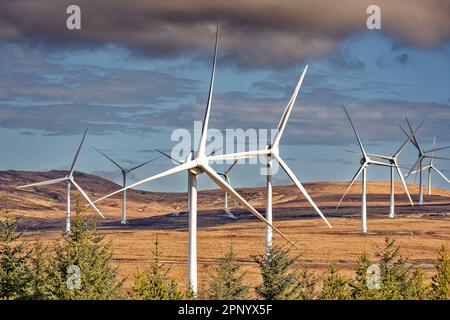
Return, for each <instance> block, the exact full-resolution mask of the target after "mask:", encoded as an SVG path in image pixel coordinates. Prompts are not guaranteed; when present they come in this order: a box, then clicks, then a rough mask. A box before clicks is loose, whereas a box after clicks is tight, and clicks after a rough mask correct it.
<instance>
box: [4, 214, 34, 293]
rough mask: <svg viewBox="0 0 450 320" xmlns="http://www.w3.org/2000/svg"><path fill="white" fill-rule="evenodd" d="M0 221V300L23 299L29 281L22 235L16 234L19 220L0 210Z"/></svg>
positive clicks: (26, 250) (25, 247)
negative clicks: (0, 213) (0, 214)
mask: <svg viewBox="0 0 450 320" xmlns="http://www.w3.org/2000/svg"><path fill="white" fill-rule="evenodd" d="M1 211H2V219H1V220H0V299H24V298H26V297H27V285H28V282H29V280H30V275H29V264H28V255H29V250H28V248H27V246H26V244H25V243H24V242H21V241H19V238H20V237H21V236H22V233H20V232H17V227H18V224H19V221H20V219H19V218H17V217H13V216H11V215H10V212H9V210H8V209H2V210H1Z"/></svg>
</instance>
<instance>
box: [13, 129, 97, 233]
mask: <svg viewBox="0 0 450 320" xmlns="http://www.w3.org/2000/svg"><path fill="white" fill-rule="evenodd" d="M87 131H88V130H87V129H86V130H85V131H84V134H83V138H82V139H81V143H80V145H79V147H78V149H77V152H76V153H75V157H74V159H73V161H72V165H71V166H70V169H69V171H68V172H67V174H66V175H65V176H64V177H63V178H59V179H52V180H47V181H42V182H36V183H31V184H27V185H24V186H19V187H17V188H19V189H23V188H30V187H38V186H45V185H51V184H56V183H60V182H66V183H67V211H66V230H65V231H66V233H67V234H68V233H70V186H71V184H73V185H74V186H75V187H76V188H77V189H78V191H79V192H80V193H81V195H82V196H83V197H84V198H85V199H86V201H87V202H88V203H89V204H90V205H91V206H92V207H93V208H94V209H95V211H97V213H98V214H99V215H100V216H101V217H102V218H103V219H105V217H104V216H103V214H102V213H101V212H100V210H98V209H97V207H96V206H95V205H94V203H93V202H92V201H91V199H90V198H89V196H88V195H87V194H86V192H84V190H83V189H82V188H81V187H80V186H79V185H78V184H77V183H76V182H75V179H74V177H73V173H74V170H75V164H76V162H77V159H78V155H79V154H80V150H81V147H82V145H83V142H84V138H85V137H86V133H87Z"/></svg>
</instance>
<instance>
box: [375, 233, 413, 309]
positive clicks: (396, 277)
mask: <svg viewBox="0 0 450 320" xmlns="http://www.w3.org/2000/svg"><path fill="white" fill-rule="evenodd" d="M376 256H377V257H378V259H379V261H378V263H379V267H380V273H381V275H380V276H381V277H380V281H381V288H380V291H379V292H380V299H383V300H402V299H405V298H406V296H407V292H408V290H409V288H408V285H409V284H411V282H410V277H411V275H410V271H409V269H408V268H406V263H407V259H406V258H404V257H403V256H402V255H401V254H400V248H399V247H398V246H397V245H396V244H395V241H394V240H391V239H387V238H386V239H385V241H384V247H383V248H381V249H380V250H379V251H378V252H377V253H376Z"/></svg>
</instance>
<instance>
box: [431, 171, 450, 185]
mask: <svg viewBox="0 0 450 320" xmlns="http://www.w3.org/2000/svg"><path fill="white" fill-rule="evenodd" d="M433 169H434V171H436V172H437V173H438V174H439V175H440V176H441V177H442V178H444V180H445V181H447V182H448V183H450V180H448V178H447V177H446V176H445V175H444V174H443V173H442V172H441V171H439V170H438V169H437V168H435V167H433Z"/></svg>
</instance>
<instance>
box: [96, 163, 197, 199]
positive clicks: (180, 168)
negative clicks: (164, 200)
mask: <svg viewBox="0 0 450 320" xmlns="http://www.w3.org/2000/svg"><path fill="white" fill-rule="evenodd" d="M196 166H197V162H196V161H189V162H186V163H183V164H180V165H178V166H176V167H174V168H172V169H169V170H166V171H164V172H161V173H158V174H156V175H154V176H151V177H148V178H145V179H142V180H140V181H138V182H135V183H133V184H131V185H129V186H127V187H125V188H122V189H119V190H117V191H114V192H112V193H110V194H107V195H106V196H103V197H101V198H99V199H97V200H95V201H94V203H97V202H99V201H102V200H104V199H106V198H109V197H111V196H113V195H115V194H118V193H120V192H123V191H125V190H128V189H131V188H134V187H136V186H139V185H141V184H143V183H146V182H150V181H153V180H156V179H159V178H162V177H165V176H169V175H171V174H175V173H178V172H181V171H184V170H189V169H192V168H195V167H196Z"/></svg>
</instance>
